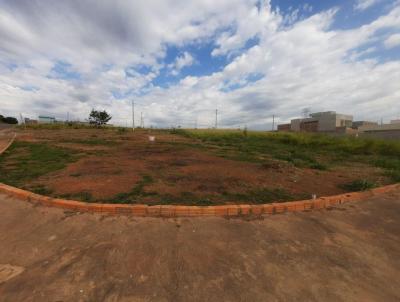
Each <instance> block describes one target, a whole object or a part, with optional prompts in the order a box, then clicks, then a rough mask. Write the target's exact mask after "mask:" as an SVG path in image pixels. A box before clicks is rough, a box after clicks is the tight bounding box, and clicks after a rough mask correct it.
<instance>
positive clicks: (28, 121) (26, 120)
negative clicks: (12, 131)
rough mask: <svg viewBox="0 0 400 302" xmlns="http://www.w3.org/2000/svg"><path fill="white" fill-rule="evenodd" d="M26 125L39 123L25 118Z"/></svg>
mask: <svg viewBox="0 0 400 302" xmlns="http://www.w3.org/2000/svg"><path fill="white" fill-rule="evenodd" d="M24 123H25V124H27V125H33V124H37V123H38V121H37V120H33V119H30V118H28V117H26V118H24Z"/></svg>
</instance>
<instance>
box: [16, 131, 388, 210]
mask: <svg viewBox="0 0 400 302" xmlns="http://www.w3.org/2000/svg"><path fill="white" fill-rule="evenodd" d="M148 135H149V133H147V132H143V131H137V132H135V133H132V132H128V133H124V134H117V133H116V132H115V131H107V130H92V129H89V130H82V129H79V130H77V129H71V130H25V131H21V133H19V136H18V140H21V141H30V142H49V143H51V144H53V145H56V146H61V147H68V148H71V149H74V150H79V151H82V152H86V153H85V154H86V155H85V156H83V157H82V158H80V159H79V160H78V161H77V162H74V163H71V164H69V165H68V166H67V167H66V168H65V169H63V170H60V171H56V172H54V173H51V174H48V175H45V176H43V177H41V178H39V179H37V180H35V181H33V182H30V183H28V184H27V186H28V187H29V186H32V185H43V186H45V187H47V188H49V189H50V190H52V194H53V195H54V196H66V197H67V198H68V196H69V197H71V198H72V199H79V194H81V193H82V192H87V193H90V194H91V196H92V198H93V200H96V201H107V200H109V199H111V198H113V197H115V196H116V195H117V194H119V193H125V192H129V191H131V190H132V188H133V187H134V186H135V185H137V184H138V182H140V181H141V180H142V178H143V176H151V177H152V179H153V182H151V183H148V184H146V185H145V188H144V192H147V193H150V195H149V196H142V197H140V200H138V201H137V202H138V203H139V202H140V203H159V202H160V201H161V200H162V198H163V196H169V197H171V196H172V197H176V198H178V197H179V196H182V194H183V195H185V194H186V195H187V194H192V195H195V196H198V197H201V198H211V200H212V201H215V200H217V201H220V203H232V202H231V201H230V200H229V199H226V198H223V196H224V194H226V193H227V192H228V193H245V192H247V191H249V190H256V189H260V188H270V189H274V188H284V189H285V190H287V191H288V192H290V193H291V194H292V195H293V196H294V197H297V198H302V197H308V198H309V197H310V195H311V194H317V196H321V195H333V194H339V193H343V192H344V191H343V190H342V189H340V188H339V187H338V185H339V184H342V183H348V182H350V181H352V180H356V179H361V178H366V179H372V180H374V181H375V182H378V183H379V184H385V183H387V179H386V178H385V177H383V176H382V171H381V170H380V169H379V168H373V167H369V166H366V165H361V164H347V165H346V166H342V167H336V168H333V169H330V170H329V171H320V170H312V169H299V168H296V167H294V166H292V165H290V164H288V163H286V162H282V161H274V164H273V165H271V166H270V167H265V166H263V165H261V164H257V163H249V162H242V161H234V160H229V159H226V158H222V157H218V156H216V155H214V154H213V153H212V152H207V151H203V150H201V149H199V148H195V147H190V146H186V145H183V144H184V143H193V141H192V140H189V139H187V138H183V137H180V136H176V135H172V134H167V133H162V132H153V133H152V135H155V136H156V142H154V143H151V142H149V140H148ZM77 139H79V140H87V139H105V140H110V141H111V143H110V144H107V145H102V144H99V145H88V144H84V143H79V142H77V141H76V140H77ZM151 193H152V194H151ZM240 202H241V203H243V202H244V201H243V200H242V201H240Z"/></svg>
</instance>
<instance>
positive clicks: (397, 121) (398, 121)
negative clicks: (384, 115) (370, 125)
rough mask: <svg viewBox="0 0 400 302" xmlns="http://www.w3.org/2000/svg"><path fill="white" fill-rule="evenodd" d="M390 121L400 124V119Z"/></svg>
mask: <svg viewBox="0 0 400 302" xmlns="http://www.w3.org/2000/svg"><path fill="white" fill-rule="evenodd" d="M390 123H391V124H400V120H391V121H390Z"/></svg>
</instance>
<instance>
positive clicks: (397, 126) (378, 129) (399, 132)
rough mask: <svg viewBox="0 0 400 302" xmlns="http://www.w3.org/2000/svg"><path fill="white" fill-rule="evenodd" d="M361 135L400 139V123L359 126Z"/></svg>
mask: <svg viewBox="0 0 400 302" xmlns="http://www.w3.org/2000/svg"><path fill="white" fill-rule="evenodd" d="M358 131H359V133H360V135H361V136H364V137H369V136H370V137H378V138H389V139H400V123H390V124H382V125H378V124H377V125H365V126H361V127H359V128H358Z"/></svg>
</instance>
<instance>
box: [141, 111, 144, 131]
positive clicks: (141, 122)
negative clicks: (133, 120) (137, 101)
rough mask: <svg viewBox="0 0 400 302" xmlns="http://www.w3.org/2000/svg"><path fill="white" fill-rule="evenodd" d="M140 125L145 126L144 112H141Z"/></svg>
mask: <svg viewBox="0 0 400 302" xmlns="http://www.w3.org/2000/svg"><path fill="white" fill-rule="evenodd" d="M140 127H141V128H144V123H143V112H140Z"/></svg>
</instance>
